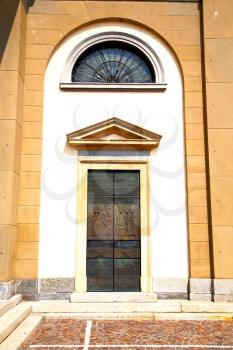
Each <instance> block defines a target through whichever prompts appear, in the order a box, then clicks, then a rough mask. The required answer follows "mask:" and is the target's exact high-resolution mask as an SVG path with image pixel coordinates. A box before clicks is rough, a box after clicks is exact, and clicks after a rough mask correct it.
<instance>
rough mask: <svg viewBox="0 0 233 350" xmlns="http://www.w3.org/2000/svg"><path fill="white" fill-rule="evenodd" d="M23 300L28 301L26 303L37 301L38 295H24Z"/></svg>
mask: <svg viewBox="0 0 233 350" xmlns="http://www.w3.org/2000/svg"><path fill="white" fill-rule="evenodd" d="M23 300H28V301H38V300H39V294H38V293H35V294H24V295H23Z"/></svg>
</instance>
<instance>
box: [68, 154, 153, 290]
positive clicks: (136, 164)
mask: <svg viewBox="0 0 233 350" xmlns="http://www.w3.org/2000/svg"><path fill="white" fill-rule="evenodd" d="M88 170H139V171H140V213H141V214H140V215H141V292H151V291H152V266H151V264H152V259H151V237H150V230H149V222H150V221H149V164H148V159H142V160H140V159H139V160H135V159H134V160H129V159H127V160H125V161H118V160H117V161H115V162H114V161H113V160H112V159H101V160H90V159H79V162H78V183H77V233H76V235H77V236H76V272H75V291H76V292H86V291H87V276H86V250H87V181H88Z"/></svg>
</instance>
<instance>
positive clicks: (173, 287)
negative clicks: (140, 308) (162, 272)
mask: <svg viewBox="0 0 233 350" xmlns="http://www.w3.org/2000/svg"><path fill="white" fill-rule="evenodd" d="M153 291H154V292H155V293H161V294H166V293H186V294H187V292H188V279H187V278H153Z"/></svg>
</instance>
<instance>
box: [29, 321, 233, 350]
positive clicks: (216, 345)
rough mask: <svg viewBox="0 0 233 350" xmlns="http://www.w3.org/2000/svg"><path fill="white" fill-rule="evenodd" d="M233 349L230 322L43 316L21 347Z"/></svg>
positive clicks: (232, 323) (39, 348)
mask: <svg viewBox="0 0 233 350" xmlns="http://www.w3.org/2000/svg"><path fill="white" fill-rule="evenodd" d="M33 349H35V350H51V349H53V350H56V349H57V350H58V349H59V350H61V349H63V350H66V349H67V350H68V349H83V350H88V349H98V350H101V349H102V350H107V349H109V350H118V349H119V350H122V349H133V350H140V349H141V350H142V349H147V350H148V349H151V350H152V349H154V350H155V349H163V350H166V349H167V350H172V349H174V350H178V349H184V350H188V349H190V350H195V349H196V350H198V349H199V350H200V349H202V350H211V349H213V350H215V349H232V350H233V321H180V320H179V321H164V320H163V321H159V320H156V321H132V320H128V321H126V320H122V321H120V320H115V321H103V320H93V321H83V320H79V319H77V318H72V319H53V318H50V319H49V318H48V319H45V320H44V321H43V322H42V324H41V325H40V326H39V327H38V329H37V331H36V332H35V334H34V335H33V337H32V338H31V339H29V341H28V342H27V344H25V346H24V347H23V350H33Z"/></svg>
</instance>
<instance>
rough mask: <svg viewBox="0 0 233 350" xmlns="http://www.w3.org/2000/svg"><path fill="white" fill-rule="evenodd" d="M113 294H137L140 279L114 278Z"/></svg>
mask: <svg viewBox="0 0 233 350" xmlns="http://www.w3.org/2000/svg"><path fill="white" fill-rule="evenodd" d="M114 291H115V292H139V291H140V278H139V277H128V276H127V277H114Z"/></svg>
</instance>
